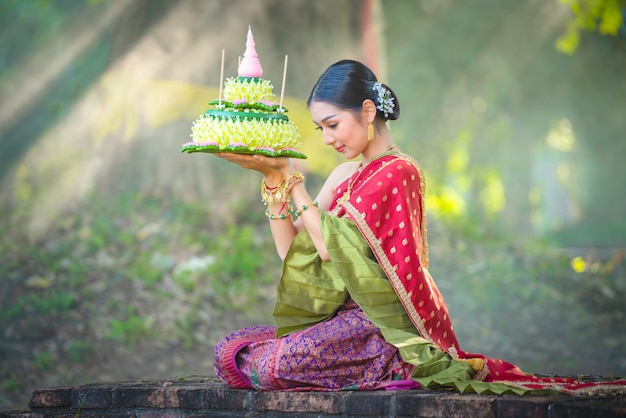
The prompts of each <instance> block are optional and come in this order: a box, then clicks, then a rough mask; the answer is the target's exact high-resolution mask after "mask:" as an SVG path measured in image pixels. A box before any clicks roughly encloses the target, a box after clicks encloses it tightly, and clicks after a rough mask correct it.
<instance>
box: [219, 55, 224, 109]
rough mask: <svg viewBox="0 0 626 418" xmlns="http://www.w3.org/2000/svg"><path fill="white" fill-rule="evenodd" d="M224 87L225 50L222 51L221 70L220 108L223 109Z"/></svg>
mask: <svg viewBox="0 0 626 418" xmlns="http://www.w3.org/2000/svg"><path fill="white" fill-rule="evenodd" d="M223 85H224V50H223V49H222V68H221V69H220V98H219V100H218V102H219V105H218V106H219V108H221V107H222V86H223Z"/></svg>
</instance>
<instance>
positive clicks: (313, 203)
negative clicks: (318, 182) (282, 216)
mask: <svg viewBox="0 0 626 418" xmlns="http://www.w3.org/2000/svg"><path fill="white" fill-rule="evenodd" d="M310 206H315V207H316V208H317V207H319V203H317V201H315V200H314V201H312V202H311V203H309V204H308V205H302V207H301V208H300V209H298V210H297V211H295V212H294V215H295V217H296V218H299V217H300V215H302V212H304V211H305V210H307V209H308V208H309V207H310Z"/></svg>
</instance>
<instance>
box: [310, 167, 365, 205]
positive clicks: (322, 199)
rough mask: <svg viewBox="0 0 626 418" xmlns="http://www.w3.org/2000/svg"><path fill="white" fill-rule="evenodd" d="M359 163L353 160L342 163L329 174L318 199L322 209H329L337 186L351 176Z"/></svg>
mask: <svg viewBox="0 0 626 418" xmlns="http://www.w3.org/2000/svg"><path fill="white" fill-rule="evenodd" d="M358 165H359V163H358V162H353V161H350V162H347V163H342V164H339V165H338V166H337V167H335V168H334V170H333V171H332V172H331V173H330V174H329V176H328V178H327V179H326V182H325V183H324V185H323V186H322V189H321V190H320V193H319V194H318V196H317V199H316V200H317V202H318V204H319V208H320V209H321V210H327V209H328V208H329V207H330V204H331V201H332V199H333V196H334V194H335V190H336V189H337V186H339V185H340V184H341V183H342V182H343V181H345V180H346V179H347V178H348V177H350V175H351V174H352V173H354V171H355V170H356V169H357V167H358Z"/></svg>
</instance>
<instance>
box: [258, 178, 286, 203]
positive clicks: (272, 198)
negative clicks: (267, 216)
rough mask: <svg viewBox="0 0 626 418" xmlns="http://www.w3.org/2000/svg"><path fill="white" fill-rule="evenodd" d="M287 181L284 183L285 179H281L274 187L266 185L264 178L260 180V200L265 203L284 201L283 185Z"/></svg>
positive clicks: (284, 185)
mask: <svg viewBox="0 0 626 418" xmlns="http://www.w3.org/2000/svg"><path fill="white" fill-rule="evenodd" d="M286 186H287V183H285V179H281V180H280V183H278V186H276V187H271V188H270V187H267V184H265V179H263V180H261V200H263V203H264V204H266V205H271V204H272V203H277V202H284V200H283V198H284V193H285V187H286Z"/></svg>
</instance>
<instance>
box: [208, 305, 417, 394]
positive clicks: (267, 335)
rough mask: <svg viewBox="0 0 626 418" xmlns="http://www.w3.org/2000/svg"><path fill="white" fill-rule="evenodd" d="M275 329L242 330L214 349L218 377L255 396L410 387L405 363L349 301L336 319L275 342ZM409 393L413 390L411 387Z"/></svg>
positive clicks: (410, 369)
mask: <svg viewBox="0 0 626 418" xmlns="http://www.w3.org/2000/svg"><path fill="white" fill-rule="evenodd" d="M275 334H276V327H269V326H257V327H250V328H243V329H241V330H239V331H236V332H233V333H231V334H229V335H228V336H226V337H225V338H223V339H222V340H221V341H220V342H219V343H218V344H217V345H216V347H215V372H216V374H217V377H218V378H219V379H221V380H222V381H223V382H224V383H226V384H227V385H229V386H231V387H239V388H251V389H257V390H294V391H310V390H316V391H336V390H376V389H384V388H386V387H387V386H393V387H394V388H398V387H402V386H403V385H404V386H406V382H407V381H410V382H411V383H412V384H411V385H409V386H411V387H410V388H415V387H418V386H419V385H418V384H417V383H416V382H414V381H412V380H410V379H411V372H412V370H413V368H414V366H412V365H410V364H408V363H405V362H403V361H402V358H401V357H400V355H399V354H398V349H397V348H396V347H394V346H393V345H391V344H389V343H387V342H386V341H385V340H384V339H383V337H382V335H381V333H380V330H379V329H378V328H377V327H376V326H375V325H374V324H372V323H371V322H370V321H369V320H368V319H367V317H366V316H365V314H364V313H363V311H362V310H361V308H360V307H359V306H358V305H357V304H356V303H354V302H353V301H349V302H348V303H346V304H345V305H344V306H343V307H342V308H341V309H340V310H339V311H338V312H337V315H336V316H334V317H333V318H331V319H329V320H326V321H323V322H321V323H318V324H316V325H314V326H311V327H309V328H306V329H303V330H300V331H295V332H293V333H291V334H288V335H286V336H283V337H281V338H276V337H275ZM407 388H409V387H407Z"/></svg>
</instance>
